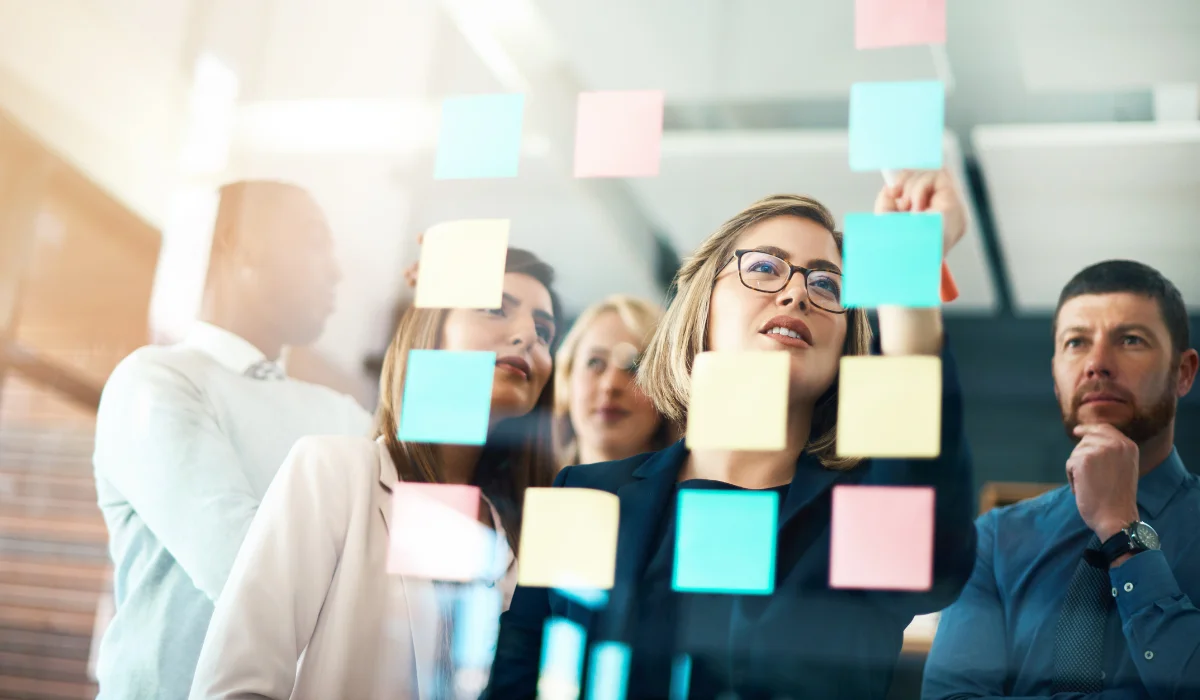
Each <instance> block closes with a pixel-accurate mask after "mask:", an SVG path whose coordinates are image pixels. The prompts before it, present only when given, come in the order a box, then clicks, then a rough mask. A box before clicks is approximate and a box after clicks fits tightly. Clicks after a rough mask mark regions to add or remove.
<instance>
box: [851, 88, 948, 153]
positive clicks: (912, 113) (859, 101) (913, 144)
mask: <svg viewBox="0 0 1200 700" xmlns="http://www.w3.org/2000/svg"><path fill="white" fill-rule="evenodd" d="M945 125H946V89H945V87H944V86H943V85H942V84H941V83H940V82H938V81H920V82H907V83H855V84H854V85H853V86H851V88H850V169H851V170H854V171H856V172H857V171H862V170H903V169H907V168H911V169H916V170H936V169H938V168H941V167H942V131H943V129H944V128H945Z"/></svg>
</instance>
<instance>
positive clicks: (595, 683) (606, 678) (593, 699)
mask: <svg viewBox="0 0 1200 700" xmlns="http://www.w3.org/2000/svg"><path fill="white" fill-rule="evenodd" d="M629 658H630V651H629V646H628V645H626V644H622V643H621V642H600V643H599V644H597V645H596V646H594V647H592V664H591V666H589V667H588V693H587V697H588V700H625V691H626V689H627V688H628V685H629Z"/></svg>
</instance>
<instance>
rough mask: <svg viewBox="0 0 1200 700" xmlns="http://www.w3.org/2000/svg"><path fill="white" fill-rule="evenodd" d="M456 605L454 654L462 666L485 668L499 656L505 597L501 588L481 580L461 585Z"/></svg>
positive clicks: (462, 667)
mask: <svg viewBox="0 0 1200 700" xmlns="http://www.w3.org/2000/svg"><path fill="white" fill-rule="evenodd" d="M456 592H457V593H458V599H457V600H456V601H455V605H456V606H457V608H458V611H457V612H458V614H457V615H456V616H455V619H454V639H453V642H452V644H453V654H454V661H455V664H457V666H458V668H460V669H486V668H489V667H490V666H491V664H492V659H494V658H495V657H496V638H497V635H499V634H500V613H501V612H503V611H504V600H503V596H502V595H501V593H500V589H499V588H496V587H495V586H488V585H484V584H481V583H477V584H471V585H467V586H462V587H460V588H459V589H458V590H457V591H456Z"/></svg>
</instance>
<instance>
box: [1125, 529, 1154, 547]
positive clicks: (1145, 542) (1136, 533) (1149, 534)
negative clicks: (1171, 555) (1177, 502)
mask: <svg viewBox="0 0 1200 700" xmlns="http://www.w3.org/2000/svg"><path fill="white" fill-rule="evenodd" d="M1129 539H1130V540H1132V541H1133V543H1134V544H1135V545H1137V546H1138V547H1142V548H1144V549H1158V547H1159V544H1158V533H1157V532H1155V531H1154V528H1152V527H1150V526H1149V525H1147V524H1146V523H1134V524H1133V525H1132V526H1131V527H1130V528H1129Z"/></svg>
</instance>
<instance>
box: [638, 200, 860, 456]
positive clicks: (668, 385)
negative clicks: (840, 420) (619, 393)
mask: <svg viewBox="0 0 1200 700" xmlns="http://www.w3.org/2000/svg"><path fill="white" fill-rule="evenodd" d="M779 216H796V217H800V218H802V219H808V220H810V221H815V222H816V223H818V224H820V225H821V226H823V227H825V228H826V229H828V230H829V233H830V235H832V236H833V240H834V242H835V243H836V244H837V249H838V252H839V253H840V252H842V234H841V233H840V232H839V231H838V230H837V222H836V221H835V220H834V218H833V214H832V213H830V211H829V210H828V209H827V208H825V206H824V205H823V204H821V203H820V202H818V201H816V200H815V199H811V198H809V197H803V196H800V195H788V194H781V195H774V196H771V197H766V198H764V199H760V200H759V201H757V202H755V203H754V204H751V205H750V206H749V207H747V208H746V209H745V210H743V211H742V212H740V213H739V214H737V215H736V216H734V217H733V218H732V219H730V220H729V221H726V222H725V223H724V224H723V225H722V226H721V227H720V228H719V229H717V230H716V232H714V233H713V234H712V235H710V236H709V237H708V238H706V239H705V240H704V242H703V243H701V244H700V247H699V248H698V249H697V250H696V252H695V253H693V254H692V255H691V256H689V257H688V259H687V260H686V261H684V263H683V266H682V267H680V269H679V272H678V273H677V274H676V275H675V281H674V283H673V284H674V286H675V287H676V290H677V294H676V296H675V298H674V299H673V300H672V301H671V304H670V306H668V307H667V312H666V314H665V316H664V317H663V321H662V323H661V324H659V326H658V329H657V330H656V331H655V333H654V336H653V337H652V338H651V339H650V344H649V346H647V348H646V353H645V356H644V359H643V361H642V365H641V367H640V368H639V369H638V383H639V384H640V385H641V386H642V390H643V391H645V392H646V395H647V396H649V397H650V400H651V401H653V402H654V405H655V407H656V408H658V411H659V413H661V414H663V415H664V416H666V417H667V418H669V419H670V420H673V421H675V422H677V423H679V424H680V425H685V424H686V422H687V406H688V397H689V392H690V388H691V374H692V362H693V361H694V360H695V358H696V355H697V354H698V353H700V352H703V351H704V350H705V339H706V336H707V335H708V313H709V305H710V302H711V300H712V289H713V284H714V283H715V281H716V279H717V273H718V272H719V271H720V269H721V268H722V267H723V266H724V264H725V263H727V262H728V261H729V258H730V257H732V256H733V254H734V249H735V248H736V247H737V240H738V237H739V236H740V235H741V234H742V232H743V231H745V230H746V229H748V228H750V227H751V226H753V225H755V224H757V223H760V222H762V221H766V220H767V219H773V218H776V217H779ZM846 316H847V318H846V342H845V344H844V345H843V347H842V354H843V355H867V354H869V353H870V348H871V326H870V324H869V323H868V321H867V312H866V311H865V310H864V309H858V308H855V309H850V310H849V311H847V312H846ZM837 407H838V383H837V379H836V378H835V379H834V381H833V384H832V385H831V386H830V387H829V389H827V390H826V391H825V393H824V394H822V395H821V398H820V399H818V400H817V403H816V405H815V407H814V410H813V421H812V429H811V431H810V433H809V434H810V435H811V436H813V437H811V438H810V439H809V441H808V444H807V445H806V446H805V451H807V452H808V453H809V454H811V455H814V456H815V457H817V458H818V459H819V460H820V461H821V464H822V466H824V467H825V468H826V469H837V470H845V469H852V468H853V467H855V466H856V465H858V464H859V463H860V462H861V461H862V460H861V459H859V458H851V457H838V456H837V451H836V444H837V412H838V411H837Z"/></svg>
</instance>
